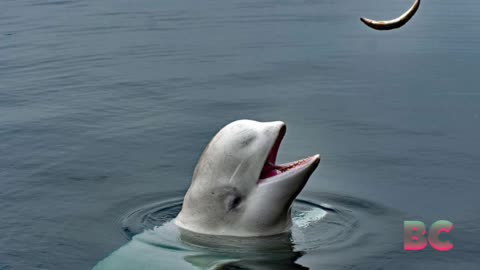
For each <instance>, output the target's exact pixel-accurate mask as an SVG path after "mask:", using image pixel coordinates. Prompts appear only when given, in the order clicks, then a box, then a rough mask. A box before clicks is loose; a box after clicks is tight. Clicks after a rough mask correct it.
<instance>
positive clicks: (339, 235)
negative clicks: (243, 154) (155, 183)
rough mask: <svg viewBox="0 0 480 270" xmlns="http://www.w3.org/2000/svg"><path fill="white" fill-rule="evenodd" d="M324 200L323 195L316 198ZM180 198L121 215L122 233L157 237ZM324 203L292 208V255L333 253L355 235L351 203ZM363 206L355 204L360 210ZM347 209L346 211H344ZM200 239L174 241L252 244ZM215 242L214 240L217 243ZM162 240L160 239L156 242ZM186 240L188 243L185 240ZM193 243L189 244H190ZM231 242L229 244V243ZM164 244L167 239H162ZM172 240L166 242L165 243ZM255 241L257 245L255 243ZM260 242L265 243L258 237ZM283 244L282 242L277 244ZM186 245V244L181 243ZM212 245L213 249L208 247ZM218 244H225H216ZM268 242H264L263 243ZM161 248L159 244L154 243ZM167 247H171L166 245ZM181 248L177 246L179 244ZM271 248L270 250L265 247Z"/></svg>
mask: <svg viewBox="0 0 480 270" xmlns="http://www.w3.org/2000/svg"><path fill="white" fill-rule="evenodd" d="M319 197H320V198H325V195H323V196H319ZM182 201H183V198H181V197H175V198H169V199H165V200H162V201H156V202H150V203H147V204H144V205H142V206H140V207H138V208H137V209H134V210H133V211H130V212H129V213H127V214H126V215H124V216H123V217H122V218H121V220H120V223H121V228H122V233H123V234H124V235H125V236H126V237H127V238H128V239H131V238H132V237H133V236H135V235H137V234H140V233H142V232H144V231H148V230H150V231H151V230H155V231H157V232H159V233H160V234H161V231H162V230H161V229H160V230H159V228H161V227H162V225H165V224H167V223H168V222H169V221H171V220H172V219H174V218H175V217H176V216H177V214H178V213H179V212H180V210H181V206H182ZM327 201H328V202H329V203H328V204H327V203H326V202H319V201H316V199H314V198H302V199H297V200H295V202H294V204H293V206H292V219H293V221H294V226H293V228H292V232H291V235H289V237H288V238H287V240H286V241H287V242H289V246H291V247H292V248H293V249H294V250H295V251H307V250H313V249H324V248H325V249H329V250H332V249H336V248H340V247H342V246H344V245H347V244H348V245H351V241H352V239H355V237H353V236H354V235H355V232H356V231H357V227H358V222H359V220H358V217H357V216H355V215H354V211H353V208H354V207H352V205H351V203H352V201H348V202H349V203H350V205H349V204H343V205H342V203H341V202H339V201H338V200H337V201H335V200H332V198H331V196H330V200H327ZM364 204H365V203H364V202H359V203H357V204H356V206H357V207H362V205H364ZM349 206H350V208H348V207H349ZM207 238H208V241H203V240H206V238H204V239H201V240H199V239H200V238H198V237H196V238H191V237H190V238H188V237H187V238H186V237H185V236H183V238H182V236H179V237H177V238H175V239H179V241H183V244H187V245H188V244H191V245H193V246H196V247H199V246H200V247H205V248H208V249H219V248H221V249H223V250H225V249H229V248H232V249H237V250H238V249H242V247H245V248H248V247H249V245H251V244H252V239H240V238H229V239H228V241H222V240H221V238H222V237H215V236H208V237H207ZM217 238H218V239H217ZM267 238H269V239H270V240H269V241H270V242H274V240H275V241H277V240H278V239H277V238H279V237H278V236H272V237H267ZM160 239H162V238H160ZM185 239H189V240H185ZM192 239H193V241H192ZM232 239H233V240H232ZM165 240H166V241H167V239H165ZM171 240H172V239H170V238H168V242H171ZM255 241H258V239H257V240H255ZM260 241H263V242H266V241H265V238H264V237H262V239H261V240H260ZM281 241H283V242H285V240H281ZM185 242H190V243H185ZM212 242H214V243H215V245H213V244H212ZM220 242H226V243H223V244H219V243H220ZM267 242H268V241H267ZM158 244H161V243H158ZM170 244H171V243H170ZM179 244H181V243H179ZM269 248H271V247H269Z"/></svg>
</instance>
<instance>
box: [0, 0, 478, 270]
mask: <svg viewBox="0 0 480 270" xmlns="http://www.w3.org/2000/svg"><path fill="white" fill-rule="evenodd" d="M411 2H412V1H404V0H388V1H378V0H376V1H374V0H362V1H354V0H349V1H329V0H328V1H327V0H325V1H309V0H303V1H294V0H291V1H290V0H280V1H266V0H254V1H252V0H248V1H230V0H224V1H186V0H175V1H125V0H123V1H120V0H95V1H94V0H85V1H81V0H76V1H68V0H67V1H37V0H30V1H23V0H10V1H8V0H2V1H1V2H0V154H1V155H0V203H1V206H2V211H1V212H0V230H1V232H2V234H1V236H0V269H2V270H3V269H91V268H92V267H93V266H94V265H95V264H96V263H97V262H98V261H100V260H101V259H103V258H105V257H106V256H108V254H110V253H111V252H112V251H114V250H117V249H118V248H119V247H121V246H123V245H125V244H126V243H127V241H128V237H126V235H125V231H124V230H123V228H124V227H122V224H123V223H122V222H123V221H124V220H123V219H124V218H125V215H126V214H128V213H131V211H133V210H134V209H139V208H142V207H145V205H149V204H150V203H153V202H155V201H156V200H158V201H163V200H167V199H169V198H177V197H178V196H181V195H182V194H183V192H184V191H185V189H186V188H187V187H188V184H189V181H190V177H191V173H192V169H193V166H194V165H195V163H196V160H197V158H198V157H199V155H200V153H201V151H202V149H203V148H204V146H205V145H206V144H207V143H208V141H209V139H210V138H211V137H212V136H213V134H214V133H215V132H216V131H217V130H218V129H219V128H221V127H222V126H223V125H225V124H227V123H228V122H230V121H233V120H236V119H241V118H251V119H256V120H261V121H264V120H265V121H270V120H283V121H285V122H286V123H287V125H288V130H289V131H288V134H287V136H286V138H285V140H284V143H283V145H282V148H281V150H280V154H279V159H280V161H289V160H294V159H298V158H302V157H304V156H307V155H309V154H313V153H317V152H318V153H321V154H322V162H321V164H320V166H319V168H318V169H317V171H316V172H315V174H314V175H313V176H312V177H311V179H310V181H309V183H308V184H307V186H306V188H305V192H306V193H305V194H307V193H308V192H310V193H313V194H317V195H316V196H315V200H318V201H320V202H323V201H327V200H328V199H329V197H328V196H327V195H326V194H334V195H331V198H330V199H332V198H334V200H333V202H334V206H335V207H340V208H342V209H346V210H348V211H350V212H351V213H352V214H355V215H360V216H364V214H362V213H368V211H367V210H366V209H370V208H368V207H367V208H365V207H364V204H365V203H363V202H368V205H369V204H370V203H371V204H373V205H378V206H381V207H380V208H377V207H374V209H383V208H385V209H392V211H398V212H399V213H401V214H394V215H393V214H392V215H391V214H385V215H384V214H378V215H376V216H375V218H371V219H368V218H359V220H360V221H361V222H360V223H361V224H360V225H359V226H358V227H353V228H354V230H356V231H355V234H356V235H367V236H368V235H373V237H371V238H370V239H366V240H365V241H360V242H348V241H347V240H348V239H347V240H345V241H347V242H344V243H352V245H349V246H348V248H340V249H338V250H335V252H332V250H333V249H329V247H330V246H329V245H328V244H325V245H324V246H323V247H319V248H318V249H315V250H314V251H308V250H307V251H306V252H304V254H301V256H299V257H298V258H296V262H295V263H296V264H298V265H299V266H301V267H310V268H311V269H319V268H321V267H323V266H326V267H330V268H339V269H349V268H359V269H432V268H433V267H436V269H451V268H453V267H455V269H475V268H477V267H478V264H479V263H480V260H479V258H478V250H479V249H480V229H479V225H478V224H480V206H479V205H480V196H478V194H479V192H480V183H479V179H478V177H479V175H480V144H479V138H480V90H479V87H478V85H479V79H480V78H479V67H480V65H479V63H480V51H479V48H480V27H479V25H480V17H479V16H478V13H479V11H480V2H478V1H476V0H465V1H441V0H439V1H426V0H425V1H422V5H421V7H420V10H419V12H418V13H417V15H416V17H415V18H414V19H413V20H412V21H411V22H410V23H409V24H407V25H406V26H405V27H404V28H402V29H400V30H398V31H392V32H375V31H372V30H369V29H366V28H365V26H364V25H362V24H361V23H360V21H359V20H358V18H359V17H360V16H367V17H371V18H374V19H377V18H378V19H384V18H393V17H395V16H397V15H399V14H401V13H402V12H403V11H404V10H405V9H407V8H408V6H409V5H410V4H411ZM305 194H302V195H301V197H305V196H306V195H305ZM341 198H352V199H350V200H344V201H342V200H341ZM335 202H336V204H335ZM160 218H161V217H160ZM387 219H388V220H389V222H390V220H391V219H394V222H392V224H391V225H388V226H384V224H385V222H386V220H387ZM404 219H419V220H423V221H425V223H426V224H427V226H428V224H430V223H432V222H433V221H435V220H438V219H447V220H450V221H452V222H453V223H454V224H455V228H454V233H453V235H452V236H451V239H452V242H453V243H454V244H455V248H454V249H453V250H452V251H450V252H447V253H442V252H437V251H434V250H433V249H431V248H427V249H426V250H424V251H421V252H416V253H407V252H404V251H403V247H402V237H403V235H402V225H403V220H404ZM368 220H370V221H371V222H370V223H372V224H369V223H368ZM133 224H135V222H134V223H133ZM341 224H342V223H341ZM366 224H369V226H366ZM375 224H378V225H377V226H378V227H375V226H376V225H375ZM389 224H390V223H389ZM127 227H128V226H127ZM140 228H141V226H140ZM367 228H368V230H367ZM372 228H376V229H377V230H372ZM373 231H377V232H388V234H386V235H389V237H391V238H388V239H387V240H388V241H386V240H385V241H383V242H382V243H387V242H389V243H391V246H388V248H387V247H385V248H383V246H382V248H381V249H378V248H377V247H378V246H376V245H375V243H376V241H377V240H378V239H379V237H378V236H376V234H374V233H372V234H370V232H373ZM321 234H322V231H318V232H317V235H321ZM390 240H391V241H390ZM353 243H355V244H353ZM322 248H323V249H322ZM189 258H190V259H191V257H189ZM160 259H162V258H160ZM167 259H168V258H167V257H165V260H167ZM185 261H188V260H187V259H186V258H185ZM194 261H196V260H194ZM189 265H195V264H189ZM248 265H249V264H248V263H247V266H248ZM250 265H251V264H250ZM244 266H245V265H243V266H242V265H241V266H239V267H244ZM262 266H265V265H264V264H263V265H262ZM270 266H271V265H270ZM234 267H235V266H234ZM266 267H267V268H263V269H272V267H270V268H268V267H269V266H268V264H267V266H266ZM160 269H161V268H160ZM273 269H276V268H274V267H273Z"/></svg>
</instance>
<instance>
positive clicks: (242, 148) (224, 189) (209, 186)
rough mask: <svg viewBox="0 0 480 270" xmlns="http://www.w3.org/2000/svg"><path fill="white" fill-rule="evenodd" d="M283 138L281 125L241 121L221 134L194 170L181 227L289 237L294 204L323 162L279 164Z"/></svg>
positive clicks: (311, 159) (179, 218) (309, 160)
mask: <svg viewBox="0 0 480 270" xmlns="http://www.w3.org/2000/svg"><path fill="white" fill-rule="evenodd" d="M285 132H286V125H285V124H284V123H283V122H280V121H275V122H257V121H252V120H238V121H235V122H232V123H230V124H228V125H227V126H225V127H224V128H222V129H221V130H220V131H219V132H218V133H217V134H216V135H215V136H214V137H213V139H212V140H211V141H210V143H209V144H208V145H207V147H206V148H205V150H204V152H203V153H202V155H201V157H200V160H199V161H198V163H197V165H196V167H195V170H194V173H193V177H192V183H191V185H190V188H189V189H188V191H187V193H186V195H185V198H184V201H183V205H182V210H181V211H180V213H179V214H178V216H177V218H176V219H175V223H176V224H177V226H179V227H180V228H182V229H186V230H189V231H192V232H196V233H202V234H213V235H228V236H266V235H274V234H279V233H284V232H287V231H288V230H289V229H290V227H291V225H292V220H291V205H292V203H293V200H294V199H295V197H296V196H297V195H298V194H299V193H300V191H301V190H302V188H303V187H304V186H305V184H306V183H307V181H308V178H309V177H310V175H311V174H312V173H313V171H314V170H315V168H316V167H317V165H318V164H319V162H320V156H319V155H314V156H311V157H308V158H305V159H302V160H298V161H294V162H289V163H285V164H275V161H276V158H277V153H278V149H279V147H280V144H281V142H282V139H283V137H284V135H285Z"/></svg>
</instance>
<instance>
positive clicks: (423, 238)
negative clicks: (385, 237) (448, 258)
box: [403, 220, 453, 251]
mask: <svg viewBox="0 0 480 270" xmlns="http://www.w3.org/2000/svg"><path fill="white" fill-rule="evenodd" d="M403 229H404V234H403V243H404V244H403V249H404V250H422V249H424V248H425V247H427V245H428V243H430V246H432V248H434V249H436V250H438V251H448V250H451V249H452V248H453V244H452V243H451V242H449V241H441V240H440V234H441V233H449V232H450V231H451V230H452V229H453V223H451V222H450V221H448V220H438V221H435V222H434V223H433V224H432V226H430V233H428V241H427V229H426V227H425V224H424V223H423V222H421V221H417V220H408V221H404V222H403Z"/></svg>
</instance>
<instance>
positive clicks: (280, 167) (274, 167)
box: [258, 126, 310, 183]
mask: <svg viewBox="0 0 480 270" xmlns="http://www.w3.org/2000/svg"><path fill="white" fill-rule="evenodd" d="M285 132H286V128H285V126H283V127H282V128H281V129H280V132H279V134H278V137H277V140H276V141H275V144H274V145H273V146H272V149H271V150H270V153H269V154H268V157H267V159H266V161H265V164H264V165H263V168H262V172H261V173H260V179H259V180H258V183H260V182H264V181H265V180H266V179H268V178H271V177H274V176H277V175H280V174H282V173H285V172H287V171H290V170H293V169H295V168H298V167H301V166H302V165H304V164H306V163H307V162H308V161H309V160H310V158H305V159H301V160H297V161H293V162H289V163H285V164H275V161H276V160H277V154H278V149H279V148H280V144H281V143H282V139H283V137H284V136H285Z"/></svg>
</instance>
